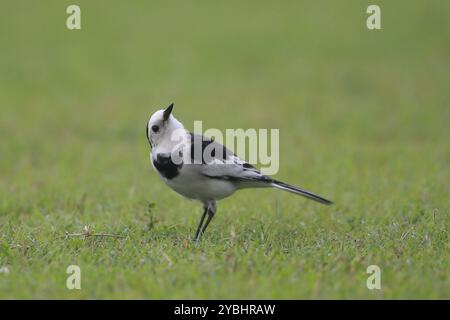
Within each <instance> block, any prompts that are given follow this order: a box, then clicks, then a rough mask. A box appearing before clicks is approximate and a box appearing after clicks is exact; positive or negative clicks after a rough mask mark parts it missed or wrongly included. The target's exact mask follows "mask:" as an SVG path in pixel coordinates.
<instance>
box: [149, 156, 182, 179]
mask: <svg viewBox="0 0 450 320" xmlns="http://www.w3.org/2000/svg"><path fill="white" fill-rule="evenodd" d="M153 165H154V166H155V168H156V170H158V172H159V173H161V175H162V176H163V177H164V178H166V179H173V178H175V177H176V176H178V175H179V174H180V169H181V168H182V167H183V164H182V163H181V164H179V165H177V164H175V163H173V161H172V158H171V156H170V155H163V154H158V155H157V156H156V159H153Z"/></svg>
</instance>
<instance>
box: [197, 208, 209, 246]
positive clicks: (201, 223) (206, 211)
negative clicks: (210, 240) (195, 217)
mask: <svg viewBox="0 0 450 320" xmlns="http://www.w3.org/2000/svg"><path fill="white" fill-rule="evenodd" d="M207 213H208V208H207V207H205V209H204V211H203V214H202V218H201V219H200V223H199V224H198V227H197V231H196V232H195V236H194V241H197V240H198V236H199V235H200V230H201V228H202V225H203V221H204V220H205V217H206V214H207ZM208 219H209V217H208ZM203 230H204V229H203ZM202 233H203V232H202Z"/></svg>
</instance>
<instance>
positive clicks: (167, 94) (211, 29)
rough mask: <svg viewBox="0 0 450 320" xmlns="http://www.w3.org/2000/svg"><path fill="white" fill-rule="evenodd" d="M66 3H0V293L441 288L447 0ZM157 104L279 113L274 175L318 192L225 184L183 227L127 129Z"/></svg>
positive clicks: (322, 294) (137, 294)
mask: <svg viewBox="0 0 450 320" xmlns="http://www.w3.org/2000/svg"><path fill="white" fill-rule="evenodd" d="M72 3H73V2H72V1H56V0H55V1H3V2H2V4H1V5H0V7H1V10H0V39H1V50H0V136H1V142H0V267H5V266H6V267H7V268H8V269H9V273H0V298H7V299H10V298H149V299H156V298H169V299H172V298H287V299H297V298H346V299H350V298H363V299H380V298H381V299H383V298H444V299H448V298H450V295H449V292H450V280H449V271H448V270H449V222H450V218H449V210H450V203H449V191H450V190H449V189H450V188H449V180H450V179H449V178H450V171H449V163H450V148H449V141H448V140H449V139H448V137H449V136H450V130H449V120H450V112H449V110H450V108H449V107H450V90H448V88H449V83H450V72H449V70H450V41H449V40H450V23H449V21H450V20H449V18H450V5H449V2H448V1H438V0H434V1H406V0H405V1H377V4H379V5H380V6H381V9H382V28H383V29H382V30H380V31H368V30H367V29H366V27H365V19H366V17H367V15H366V14H365V10H366V8H367V6H368V5H369V3H372V2H369V1H339V2H338V1H332V0H329V1H289V2H284V3H283V4H281V3H279V2H276V1H271V2H267V1H266V2H263V1H250V2H245V3H244V2H242V1H231V2H230V1H227V2H226V3H225V2H223V3H222V4H218V3H215V2H211V1H208V2H207V1H200V2H196V3H195V4H188V3H187V2H185V1H180V2H177V3H173V2H171V4H170V5H168V4H167V3H166V2H164V1H151V2H147V1H136V2H133V4H131V3H130V4H129V3H125V2H123V1H114V2H112V1H87V0H84V1H77V3H78V4H80V6H81V10H82V30H80V31H68V30H67V29H66V28H65V19H66V16H67V15H66V14H65V9H66V7H67V5H68V4H72ZM171 101H173V102H175V109H174V112H175V115H176V116H177V118H179V119H180V120H181V121H183V122H184V123H185V124H186V125H187V127H188V128H190V129H192V125H193V121H194V120H200V119H201V120H203V121H204V124H203V127H204V128H209V127H214V128H220V129H225V128H239V127H241V128H279V129H280V138H281V143H280V162H281V165H280V172H279V174H278V175H277V176H276V177H277V178H279V179H281V180H285V181H287V182H289V183H292V184H296V185H299V186H302V187H305V188H307V189H310V190H311V191H314V192H317V193H319V194H321V195H323V196H326V197H329V198H331V199H332V200H333V201H334V202H335V203H336V204H335V205H334V206H332V207H325V206H321V205H319V204H316V203H313V202H310V201H308V200H306V199H303V198H300V197H296V196H294V195H292V194H288V193H283V192H281V191H277V190H256V191H241V192H239V193H237V194H236V195H235V196H233V197H232V198H229V199H226V200H224V201H221V202H220V203H219V209H218V213H217V215H216V217H215V218H214V220H213V222H212V224H211V225H210V227H209V228H208V232H207V234H206V237H205V238H204V239H203V241H202V242H201V243H200V244H198V245H196V244H193V243H191V242H190V241H189V240H190V239H191V237H192V236H193V233H194V231H195V227H196V224H197V223H198V220H199V218H200V215H201V208H200V205H198V204H196V203H194V202H189V201H186V200H185V199H182V198H181V197H179V196H177V195H176V194H175V193H174V192H172V191H170V190H169V189H168V188H167V187H166V186H165V185H164V184H163V183H162V182H161V181H160V180H159V179H158V177H157V175H156V173H155V172H153V171H152V170H151V167H150V163H149V160H148V153H149V147H148V144H147V142H146V138H145V135H144V128H145V123H146V120H147V118H148V117H149V116H150V114H151V113H152V112H154V111H155V110H156V109H157V108H160V107H162V106H165V105H167V104H168V103H169V102H171ZM292 146H295V147H294V148H292ZM150 203H154V204H155V205H154V207H151V206H149V204H150ZM85 225H88V226H89V227H90V230H91V231H93V232H110V233H116V234H121V235H125V237H126V238H125V239H109V238H87V239H79V238H77V239H75V238H70V239H64V238H58V237H59V236H62V235H64V233H65V231H68V232H81V231H82V229H83V227H84V226H85ZM71 264H76V265H79V266H80V267H81V270H82V281H81V286H82V289H81V290H72V291H71V290H68V289H66V286H65V282H66V278H67V276H68V275H67V274H66V273H65V272H66V268H67V266H69V265H71ZM372 264H376V265H378V266H380V268H381V271H382V289H381V290H374V291H370V290H368V289H367V288H366V279H367V277H368V275H367V274H366V268H367V267H368V266H369V265H372Z"/></svg>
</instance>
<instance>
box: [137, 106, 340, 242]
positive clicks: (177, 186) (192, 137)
mask: <svg viewBox="0 0 450 320" xmlns="http://www.w3.org/2000/svg"><path fill="white" fill-rule="evenodd" d="M172 110H173V103H172V104H171V105H169V106H168V107H167V108H166V109H164V110H158V111H156V112H155V113H154V114H153V115H152V116H151V118H150V120H149V121H148V123H147V128H146V130H145V133H146V135H147V139H148V142H149V143H150V146H151V153H150V158H151V159H150V161H151V163H152V166H153V168H154V169H155V170H156V171H157V172H158V174H159V176H160V177H161V179H162V180H163V181H164V182H165V183H166V184H167V185H168V186H169V187H170V188H172V189H173V190H174V191H175V192H177V193H179V194H180V195H182V196H184V197H186V198H189V199H194V200H198V201H200V202H201V203H202V204H203V214H202V217H201V219H200V223H199V225H198V227H197V231H196V232H195V236H194V240H195V241H197V240H198V239H199V237H200V236H201V235H202V234H203V233H204V232H205V230H206V228H207V227H208V225H209V223H210V222H211V219H212V218H213V217H214V214H215V213H216V209H217V205H216V201H217V200H220V199H223V198H226V197H228V196H231V195H232V194H233V193H234V192H235V191H236V190H239V189H245V188H277V189H281V190H285V191H289V192H292V193H295V194H297V195H301V196H303V197H306V198H308V199H312V200H315V201H317V202H320V203H323V204H326V205H330V204H332V202H331V201H329V200H327V199H325V198H322V197H320V196H318V195H316V194H314V193H311V192H309V191H306V190H303V189H300V188H298V187H294V186H292V185H289V184H287V183H284V182H281V181H278V180H275V179H273V178H271V177H269V176H266V175H263V174H262V173H261V172H260V171H259V170H258V169H256V168H255V167H254V166H252V165H251V164H249V163H247V162H245V161H243V160H242V159H240V158H239V157H238V156H236V155H235V154H234V153H233V152H231V151H230V150H229V149H227V148H226V147H225V146H223V145H222V144H220V143H218V142H216V141H214V140H213V139H210V138H207V137H204V136H202V135H196V134H192V133H189V132H188V131H186V130H185V129H184V126H183V124H182V123H181V122H180V121H178V120H177V119H176V118H175V117H174V116H173V114H172ZM206 217H207V219H206V222H205V218H206Z"/></svg>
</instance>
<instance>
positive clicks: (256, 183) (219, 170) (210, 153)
mask: <svg viewBox="0 0 450 320" xmlns="http://www.w3.org/2000/svg"><path fill="white" fill-rule="evenodd" d="M190 136H191V148H190V156H191V161H192V162H191V163H194V164H198V165H201V166H200V174H202V175H203V176H205V177H208V178H211V179H221V180H227V181H230V182H232V183H233V184H234V185H235V186H236V188H238V189H243V188H264V187H275V188H278V189H281V190H285V191H289V192H292V193H295V194H298V195H301V196H304V197H307V198H309V199H312V200H315V201H318V202H320V203H323V204H327V205H329V204H332V202H331V201H329V200H327V199H325V198H322V197H320V196H318V195H316V194H314V193H311V192H309V191H306V190H303V189H300V188H298V187H295V186H292V185H289V184H287V183H284V182H281V181H277V180H275V179H272V178H270V177H268V176H265V175H263V174H262V173H261V172H260V171H259V170H258V169H256V168H255V167H254V166H252V165H251V164H249V163H247V162H245V161H244V160H242V159H241V158H239V157H238V156H237V155H235V154H234V153H233V152H232V151H230V150H229V149H227V148H226V147H225V146H223V145H222V144H220V143H218V142H216V141H214V140H212V139H209V138H207V137H204V136H202V135H196V134H192V133H191V134H190Z"/></svg>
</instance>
